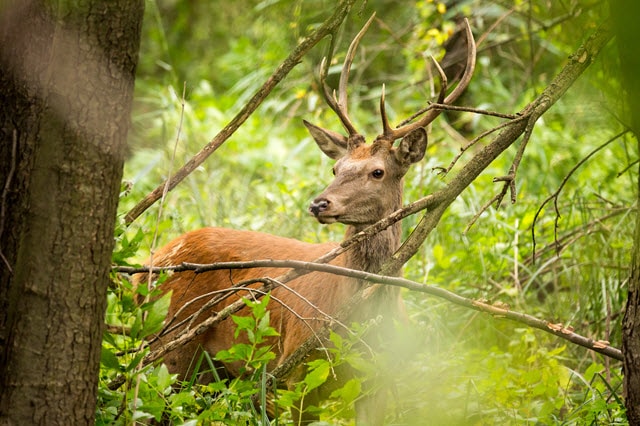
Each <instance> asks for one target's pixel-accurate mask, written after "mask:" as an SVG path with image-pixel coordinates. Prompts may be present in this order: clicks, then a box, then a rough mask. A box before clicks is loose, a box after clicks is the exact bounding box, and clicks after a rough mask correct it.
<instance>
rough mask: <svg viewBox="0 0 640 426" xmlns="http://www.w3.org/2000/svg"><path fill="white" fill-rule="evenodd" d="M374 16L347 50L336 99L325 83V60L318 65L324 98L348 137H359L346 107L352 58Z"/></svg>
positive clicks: (326, 68) (326, 66) (326, 70)
mask: <svg viewBox="0 0 640 426" xmlns="http://www.w3.org/2000/svg"><path fill="white" fill-rule="evenodd" d="M375 16H376V14H375V12H374V13H373V15H371V18H369V20H368V21H367V23H366V24H364V27H362V29H361V30H360V32H359V33H358V34H357V35H356V37H355V38H354V39H353V41H352V42H351V45H349V50H347V56H346V57H345V58H344V64H343V65H342V72H341V73H340V83H339V86H338V98H337V99H336V92H335V90H334V91H333V93H332V92H331V88H330V87H329V85H328V84H327V82H326V78H327V73H328V68H329V65H328V64H327V59H326V58H324V59H322V63H321V64H320V83H321V84H322V87H323V91H324V97H325V100H326V102H327V104H328V105H329V107H331V109H332V110H334V111H335V113H336V114H337V115H338V118H340V121H341V122H342V125H343V126H344V128H345V129H346V130H347V132H349V136H356V135H359V133H358V131H357V130H356V128H355V126H354V125H353V123H352V122H351V120H350V119H349V113H348V106H347V84H348V83H349V72H350V71H351V64H352V63H353V57H354V56H355V54H356V49H357V48H358V44H359V43H360V39H361V38H362V36H364V33H365V32H367V29H368V28H369V25H371V22H373V18H374V17H375Z"/></svg>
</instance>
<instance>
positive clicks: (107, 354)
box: [100, 346, 122, 371]
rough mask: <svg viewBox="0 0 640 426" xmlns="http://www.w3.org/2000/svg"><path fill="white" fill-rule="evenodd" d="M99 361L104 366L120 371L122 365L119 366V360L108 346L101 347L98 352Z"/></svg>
mask: <svg viewBox="0 0 640 426" xmlns="http://www.w3.org/2000/svg"><path fill="white" fill-rule="evenodd" d="M100 363H101V364H102V365H104V366H105V367H107V368H109V369H111V370H117V371H122V366H120V361H119V360H118V357H117V356H116V354H115V353H113V351H112V350H111V349H109V348H105V347H104V346H103V347H102V352H101V353H100Z"/></svg>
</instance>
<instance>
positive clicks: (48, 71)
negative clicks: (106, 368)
mask: <svg viewBox="0 0 640 426" xmlns="http://www.w3.org/2000/svg"><path fill="white" fill-rule="evenodd" d="M143 7H144V3H143V1H142V0H93V1H90V0H85V1H82V0H80V1H71V2H65V1H62V2H46V1H30V0H27V1H25V0H20V1H9V2H5V6H3V8H2V9H0V137H1V138H2V139H1V142H0V191H1V192H0V423H1V424H15V425H23V424H25V425H26V424H65V425H72V424H73V425H78V424H93V422H94V413H95V404H96V400H97V380H98V371H99V361H100V349H101V341H102V330H103V318H104V310H105V305H106V289H107V285H108V279H109V267H110V259H111V251H112V250H113V227H114V223H115V213H116V207H117V202H118V193H119V185H120V180H121V178H122V165H123V158H124V148H125V144H126V134H127V128H128V124H129V115H130V107H131V100H132V95H133V81H134V73H135V67H136V64H137V57H138V50H139V40H140V32H141V23H142V12H143Z"/></svg>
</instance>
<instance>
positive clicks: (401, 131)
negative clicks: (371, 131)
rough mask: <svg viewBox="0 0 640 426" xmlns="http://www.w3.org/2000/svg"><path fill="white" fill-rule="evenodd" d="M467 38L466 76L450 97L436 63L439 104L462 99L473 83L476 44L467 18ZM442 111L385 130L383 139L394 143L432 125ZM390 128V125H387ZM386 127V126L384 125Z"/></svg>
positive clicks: (440, 70)
mask: <svg viewBox="0 0 640 426" xmlns="http://www.w3.org/2000/svg"><path fill="white" fill-rule="evenodd" d="M464 24H465V30H466V36H467V65H466V67H465V70H464V74H463V75H462V78H461V79H460V82H459V83H458V85H457V86H456V88H455V89H454V90H453V91H452V92H451V93H450V94H449V96H446V97H444V94H445V91H446V89H447V87H446V86H447V78H446V76H445V75H444V71H442V68H441V67H440V65H439V64H438V63H437V62H436V61H435V59H434V62H435V64H436V69H437V70H438V74H440V78H441V80H442V88H441V89H440V94H439V96H438V103H443V104H451V103H452V102H454V101H455V100H456V99H458V98H459V97H460V95H461V94H462V92H464V90H465V89H466V88H467V86H469V83H470V82H471V77H472V76H473V72H474V70H475V68H476V42H475V40H474V38H473V33H472V32H471V26H470V25H469V20H468V19H467V18H465V19H464ZM440 112H441V111H440V110H436V109H432V110H430V111H429V112H427V113H426V114H425V115H424V116H423V117H422V118H421V119H420V120H418V121H415V122H413V123H409V124H406V125H404V126H401V127H398V128H396V129H390V128H383V133H382V135H381V137H383V138H384V139H387V140H390V141H394V140H396V139H399V138H401V137H403V136H405V135H407V134H409V133H411V132H412V131H414V130H415V129H417V128H419V127H425V126H427V125H428V124H429V123H431V122H432V121H433V120H434V119H435V118H436V117H437V116H438V115H440ZM383 120H386V117H383ZM387 126H388V125H387ZM383 127H384V124H383Z"/></svg>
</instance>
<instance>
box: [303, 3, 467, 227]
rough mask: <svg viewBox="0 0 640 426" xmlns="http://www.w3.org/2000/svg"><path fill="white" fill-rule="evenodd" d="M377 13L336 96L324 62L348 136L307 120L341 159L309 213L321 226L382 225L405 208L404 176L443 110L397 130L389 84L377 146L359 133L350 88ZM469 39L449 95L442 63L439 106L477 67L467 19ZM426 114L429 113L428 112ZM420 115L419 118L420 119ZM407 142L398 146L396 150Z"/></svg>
mask: <svg viewBox="0 0 640 426" xmlns="http://www.w3.org/2000/svg"><path fill="white" fill-rule="evenodd" d="M374 17H375V14H374V15H372V16H371V18H369V20H368V21H367V23H366V24H365V26H364V27H363V28H362V30H360V32H359V33H358V34H357V35H356V37H355V38H354V39H353V41H352V42H351V45H350V46H349V49H348V51H347V55H346V58H345V61H344V64H343V67H342V73H341V75H340V82H339V88H338V92H339V95H338V97H337V98H336V94H335V91H334V92H333V94H332V93H331V90H330V89H329V87H328V85H327V84H326V76H327V72H328V71H327V68H328V67H327V61H326V60H323V62H322V65H321V67H320V68H321V70H320V81H321V83H322V86H323V89H324V90H323V93H324V97H325V99H326V101H327V103H328V104H329V106H330V107H331V109H333V110H334V111H335V112H336V114H337V115H338V117H339V118H340V121H341V122H342V125H343V126H344V128H345V130H346V131H347V132H348V136H343V135H341V134H339V133H336V132H334V131H331V130H326V129H322V128H320V127H318V126H315V125H313V124H311V123H309V122H307V121H305V122H304V124H305V125H306V126H307V129H309V132H310V133H311V136H312V137H313V138H314V140H315V141H316V143H317V144H318V146H319V147H320V149H321V150H322V152H324V153H325V154H326V155H327V156H329V157H330V158H332V159H334V160H337V162H336V163H335V166H334V167H333V173H334V175H335V179H334V181H333V182H332V183H331V184H330V185H329V186H328V187H327V188H326V189H325V190H324V191H323V192H322V194H320V195H319V196H318V197H317V198H316V199H315V200H313V202H312V203H311V205H310V206H309V212H310V213H311V214H313V215H314V216H315V217H316V219H317V220H318V221H319V222H320V223H333V222H341V223H344V224H347V225H352V226H355V227H356V228H359V227H364V226H367V225H370V224H373V223H375V222H377V221H378V220H380V219H382V218H384V217H385V216H387V215H389V214H390V213H392V212H393V211H395V210H397V209H398V208H400V206H401V203H402V181H403V180H402V178H403V177H404V175H405V174H406V173H407V171H408V170H409V167H410V166H411V164H413V163H416V162H418V161H420V160H421V159H422V158H423V157H424V154H425V150H426V148H427V132H426V131H425V129H424V127H425V126H427V125H428V124H429V123H431V122H432V121H433V120H434V119H435V118H436V117H437V116H438V114H439V113H440V110H436V109H430V110H428V112H427V113H426V114H424V115H423V117H422V118H420V119H418V120H415V121H413V122H409V123H408V124H404V125H402V126H399V127H396V128H392V127H391V126H390V125H389V121H388V119H387V115H386V111H385V95H384V86H383V87H382V96H381V97H380V115H381V118H382V133H381V134H380V135H378V136H377V137H376V138H375V139H374V140H373V142H372V143H371V144H367V143H366V142H365V138H364V137H363V136H362V135H361V134H360V133H359V132H358V131H356V129H355V126H354V125H353V123H352V121H351V119H350V118H349V115H348V112H347V84H348V80H349V72H350V69H351V64H352V62H353V58H354V55H355V51H356V48H357V46H358V43H359V42H360V39H361V38H362V36H363V35H364V33H365V32H366V31H367V29H368V28H369V25H370V24H371V22H372V21H373V18H374ZM465 23H466V29H467V40H468V43H467V45H468V52H467V66H466V69H465V73H464V75H463V76H462V78H461V81H460V83H459V84H458V86H457V87H456V88H455V90H453V92H451V94H449V95H448V96H445V94H446V89H447V87H446V86H447V81H446V77H445V75H444V72H442V69H441V68H440V66H439V65H438V63H437V62H436V61H435V60H434V64H435V66H436V69H437V70H438V72H439V74H440V78H441V81H442V84H441V90H440V95H439V99H438V101H439V103H444V104H450V103H452V102H453V101H455V100H456V99H457V98H458V97H459V96H460V94H461V93H462V92H463V91H464V90H465V88H466V87H467V85H468V84H469V81H470V80H471V76H472V74H473V70H474V68H475V57H476V49H475V43H474V41H473V35H472V34H471V29H470V27H469V24H468V22H467V21H466V19H465ZM424 112H426V109H425V110H423V111H422V113H424ZM419 115H421V114H420V113H418V114H415V115H414V118H415V117H416V116H419ZM397 139H401V141H400V143H399V145H398V146H394V143H395V141H396V140H397Z"/></svg>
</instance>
